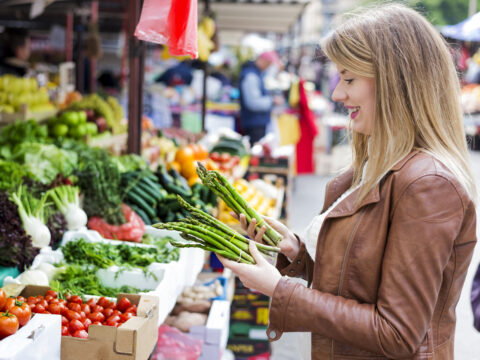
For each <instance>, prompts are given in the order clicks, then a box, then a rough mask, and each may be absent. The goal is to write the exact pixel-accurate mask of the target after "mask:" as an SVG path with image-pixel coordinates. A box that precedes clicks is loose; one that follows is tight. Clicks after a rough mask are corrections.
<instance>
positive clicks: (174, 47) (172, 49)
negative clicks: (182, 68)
mask: <svg viewBox="0 0 480 360" xmlns="http://www.w3.org/2000/svg"><path fill="white" fill-rule="evenodd" d="M135 36H136V37H137V38H139V39H140V40H144V41H149V42H154V43H157V44H164V45H167V46H168V52H169V53H170V55H176V56H179V55H190V56H191V57H192V58H194V59H196V58H197V57H198V51H197V0H145V1H144V2H143V7H142V13H141V15H140V21H139V22H138V24H137V27H136V29H135Z"/></svg>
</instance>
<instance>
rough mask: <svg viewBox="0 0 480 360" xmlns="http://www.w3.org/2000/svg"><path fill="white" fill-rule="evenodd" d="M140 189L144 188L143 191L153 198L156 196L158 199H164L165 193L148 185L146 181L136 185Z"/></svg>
mask: <svg viewBox="0 0 480 360" xmlns="http://www.w3.org/2000/svg"><path fill="white" fill-rule="evenodd" d="M136 187H137V188H138V189H140V190H142V191H143V192H145V193H147V194H148V195H150V196H151V197H152V198H154V199H155V200H156V201H158V200H162V199H163V195H162V193H161V192H160V191H158V190H156V189H154V188H152V187H150V186H148V185H147V184H146V183H144V182H139V183H138V184H137V186H136Z"/></svg>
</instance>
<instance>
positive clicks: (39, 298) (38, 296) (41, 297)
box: [35, 295, 44, 302]
mask: <svg viewBox="0 0 480 360" xmlns="http://www.w3.org/2000/svg"><path fill="white" fill-rule="evenodd" d="M35 297H36V298H37V300H38V301H42V300H44V299H43V295H37V296H35ZM38 301H37V302H38Z"/></svg>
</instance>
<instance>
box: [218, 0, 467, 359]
mask: <svg viewBox="0 0 480 360" xmlns="http://www.w3.org/2000/svg"><path fill="white" fill-rule="evenodd" d="M392 44H395V45H394V46H393V45H392ZM322 47H323V49H324V51H325V53H326V55H327V56H328V57H329V59H330V60H332V61H333V63H334V64H335V65H336V67H337V70H338V73H339V75H340V81H339V83H338V84H337V86H336V88H335V90H334V92H333V95H332V98H333V99H334V100H335V101H338V102H341V103H343V105H344V106H345V107H346V108H347V109H348V111H349V118H350V127H349V135H350V140H351V141H350V143H351V145H352V155H353V156H352V163H351V167H350V168H349V169H348V170H346V171H345V172H343V173H342V174H340V175H339V176H337V177H336V178H334V179H333V180H332V181H331V182H330V183H329V184H328V185H327V188H326V192H325V201H324V205H323V210H322V211H321V213H320V214H319V215H317V216H315V217H314V218H313V220H312V222H311V224H310V225H309V226H308V227H307V229H306V232H305V234H304V235H303V236H297V235H295V234H294V233H293V232H292V231H291V230H289V229H288V228H287V227H286V226H285V225H283V224H281V223H280V222H278V221H275V220H273V219H270V220H269V219H268V218H265V221H266V222H268V223H269V224H270V225H271V226H272V227H274V228H275V229H276V230H277V232H278V233H279V234H280V235H281V237H282V239H281V241H280V242H279V243H278V247H279V248H280V251H281V254H279V255H278V257H277V262H276V266H273V265H272V264H271V263H270V262H269V261H267V259H265V258H264V257H262V256H261V255H260V253H259V251H258V250H257V248H256V246H255V243H254V241H251V242H250V247H249V250H250V253H251V254H252V256H253V258H254V260H255V265H250V264H242V263H238V262H235V261H231V260H227V259H225V258H223V257H221V256H218V257H219V259H220V260H221V261H222V263H223V264H224V266H225V267H227V268H230V269H231V270H232V271H233V272H234V273H236V274H237V275H238V276H239V278H240V280H241V281H242V283H243V285H245V286H246V287H248V288H253V289H256V290H258V291H260V292H261V293H263V294H265V295H267V296H270V297H271V303H270V311H269V325H268V329H267V336H268V338H269V339H270V340H271V341H275V340H278V339H279V338H280V337H281V336H282V334H283V333H284V332H308V333H310V334H311V340H310V341H309V342H308V343H309V344H311V358H312V359H313V360H323V359H325V360H326V359H356V360H367V359H369V360H371V359H377V360H379V359H414V360H420V359H442V360H447V359H448V360H453V359H454V343H455V323H456V314H455V308H456V306H457V303H458V300H459V298H460V293H461V289H462V287H463V285H464V281H465V277H466V274H467V269H468V267H469V264H470V261H471V259H472V254H473V250H474V247H475V244H476V242H477V236H476V207H475V201H476V200H477V190H476V184H475V179H474V176H473V174H472V171H471V169H470V165H469V153H468V150H467V143H466V138H465V129H464V124H463V114H462V111H461V106H460V86H459V80H458V76H457V72H456V70H455V66H454V63H453V59H452V56H451V55H450V52H449V50H448V46H447V44H446V42H445V41H444V39H443V38H442V37H441V36H440V34H439V33H438V31H437V30H436V29H435V28H434V27H433V26H432V25H431V24H430V23H429V22H428V21H427V20H426V19H425V18H424V17H423V16H421V15H420V14H418V13H417V12H416V11H414V10H412V9H410V8H407V7H406V6H403V5H400V4H388V5H383V6H376V7H375V8H372V9H370V10H366V11H362V12H361V13H359V14H349V17H348V20H346V21H345V22H344V23H342V24H341V25H339V26H338V27H337V28H335V29H334V30H333V31H332V32H331V33H330V34H329V35H328V36H327V37H326V38H325V39H324V41H323V43H322ZM399 51H401V56H399ZM439 74H442V76H439ZM419 79H421V81H419ZM239 220H240V223H241V226H242V228H243V229H245V230H246V231H247V233H248V235H249V237H250V238H251V239H252V240H253V239H255V240H256V241H261V240H262V237H263V234H264V232H265V226H264V224H263V221H262V222H261V223H259V224H258V226H257V223H256V221H255V219H253V220H251V222H250V223H247V220H246V218H245V216H244V215H241V216H240V218H239ZM289 277H303V278H304V279H305V280H307V285H303V284H299V283H298V282H295V281H292V280H291V279H290V278H289ZM307 356H308V357H307V358H310V356H309V354H307ZM299 358H300V356H299ZM304 358H305V357H304Z"/></svg>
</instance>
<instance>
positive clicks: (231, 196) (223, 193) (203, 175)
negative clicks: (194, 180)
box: [197, 163, 282, 246]
mask: <svg viewBox="0 0 480 360" xmlns="http://www.w3.org/2000/svg"><path fill="white" fill-rule="evenodd" d="M197 173H198V176H199V177H200V179H201V180H202V182H203V184H205V185H206V186H208V187H209V188H210V189H212V190H213V191H214V192H215V193H216V194H217V195H218V196H220V197H221V198H222V199H223V200H224V201H225V202H226V203H227V205H228V206H229V207H230V208H231V209H232V210H233V211H235V212H236V213H237V214H239V215H240V214H244V215H245V217H246V218H247V221H248V222H250V221H252V219H255V220H256V221H257V224H256V226H257V227H262V226H263V225H265V227H266V231H265V233H264V235H263V239H264V241H265V242H267V243H268V244H270V245H272V246H276V245H277V244H278V243H279V242H280V241H281V240H282V236H281V235H280V234H279V233H277V232H276V231H275V229H273V228H272V227H271V226H270V225H268V224H267V223H266V222H265V221H264V220H263V219H262V218H261V216H260V215H258V214H257V212H256V211H255V210H254V209H253V208H252V207H251V206H250V205H249V204H248V202H247V201H245V199H244V198H243V197H242V196H240V194H239V193H238V192H237V190H236V189H235V188H234V187H233V186H232V185H231V184H230V182H229V181H228V180H227V179H226V178H225V177H224V176H223V175H222V174H220V173H219V172H218V171H214V170H211V171H207V169H206V168H205V166H203V164H202V163H198V165H197Z"/></svg>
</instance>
